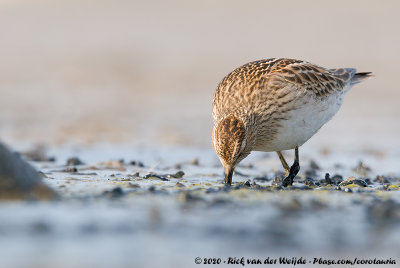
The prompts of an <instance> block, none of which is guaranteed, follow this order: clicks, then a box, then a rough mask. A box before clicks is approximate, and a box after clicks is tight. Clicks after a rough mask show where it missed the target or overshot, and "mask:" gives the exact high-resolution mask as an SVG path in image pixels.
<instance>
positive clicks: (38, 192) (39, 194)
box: [0, 143, 58, 200]
mask: <svg viewBox="0 0 400 268" xmlns="http://www.w3.org/2000/svg"><path fill="white" fill-rule="evenodd" d="M57 196H58V195H57V194H56V192H54V191H53V190H52V189H51V188H49V187H48V186H46V185H45V184H43V183H42V179H41V178H40V176H39V173H38V172H37V171H36V170H35V169H34V168H33V167H32V166H30V165H29V164H28V163H27V162H26V161H24V160H23V159H22V158H21V157H20V156H19V155H18V154H16V153H13V152H11V151H10V150H8V149H7V148H6V147H5V146H4V145H3V144H1V143H0V200H2V199H3V200H4V199H19V200H25V199H55V198H57Z"/></svg>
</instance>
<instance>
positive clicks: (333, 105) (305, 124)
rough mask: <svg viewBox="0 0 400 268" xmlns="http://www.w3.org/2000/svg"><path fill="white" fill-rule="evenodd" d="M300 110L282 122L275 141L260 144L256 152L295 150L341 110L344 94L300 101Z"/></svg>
mask: <svg viewBox="0 0 400 268" xmlns="http://www.w3.org/2000/svg"><path fill="white" fill-rule="evenodd" d="M298 102H299V108H298V109H296V110H293V111H291V112H289V114H288V116H286V117H287V118H289V119H288V120H282V121H281V122H280V125H281V126H282V127H281V128H279V130H278V133H277V135H276V136H275V138H274V139H273V140H270V141H269V142H267V143H264V144H258V146H257V147H256V148H255V151H264V152H272V151H283V150H290V149H294V148H295V147H296V146H301V145H303V144H304V143H305V142H306V141H307V140H309V139H310V138H311V137H312V136H313V135H314V134H315V133H316V132H317V131H318V130H319V129H320V128H321V127H322V126H323V125H324V124H325V123H326V122H327V121H329V120H330V119H331V118H332V117H333V116H334V115H335V114H336V112H337V111H338V110H339V108H340V106H341V105H342V102H343V93H338V94H335V95H331V96H329V97H327V98H326V99H325V100H324V101H321V100H318V99H311V98H310V99H299V100H298Z"/></svg>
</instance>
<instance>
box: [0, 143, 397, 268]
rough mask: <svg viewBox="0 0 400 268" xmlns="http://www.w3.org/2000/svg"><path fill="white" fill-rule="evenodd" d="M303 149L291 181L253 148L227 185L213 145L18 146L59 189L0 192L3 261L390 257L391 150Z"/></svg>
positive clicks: (160, 262) (393, 216)
mask: <svg viewBox="0 0 400 268" xmlns="http://www.w3.org/2000/svg"><path fill="white" fill-rule="evenodd" d="M300 152H301V162H300V163H301V171H300V173H299V175H298V176H297V177H296V178H295V183H294V185H293V186H291V187H288V188H284V187H282V186H281V185H280V182H281V179H282V178H283V175H284V174H283V173H282V167H281V166H280V163H279V160H278V158H277V156H276V155H275V154H274V153H255V154H252V155H251V156H250V157H249V158H248V159H246V160H245V161H244V162H243V163H241V164H240V165H239V166H238V167H237V172H236V174H234V179H233V185H232V187H226V186H224V184H223V170H222V167H221V165H220V163H219V161H218V159H217V157H216V156H215V154H214V152H213V151H212V150H211V149H193V148H183V147H173V148H171V147H170V148H157V149H148V148H134V147H129V146H119V147H118V146H112V147H110V146H95V147H91V148H89V147H88V148H85V149H81V148H80V149H77V148H48V149H46V150H44V149H34V150H30V151H25V152H21V154H22V155H24V157H25V158H26V159H27V160H30V161H29V162H30V163H31V164H32V165H33V166H34V167H35V168H36V169H37V170H38V171H40V175H41V176H42V178H43V181H44V182H45V183H46V184H47V185H49V186H50V187H51V188H53V189H54V190H56V191H57V193H58V194H59V195H60V197H61V198H60V199H59V200H57V201H50V202H38V201H27V202H26V201H24V202H17V203H16V202H1V203H0V215H1V221H0V234H1V237H2V238H1V240H0V252H1V256H2V258H0V267H89V266H90V267H133V266H132V265H134V266H135V267H148V266H159V267H190V266H195V265H196V264H195V262H194V260H195V258H196V257H200V258H228V257H237V258H241V257H245V258H263V259H265V258H267V257H271V258H272V257H287V258H292V257H294V256H297V257H303V258H309V260H312V259H313V258H320V257H326V258H339V257H342V258H354V257H360V258H372V259H373V258H381V259H382V258H383V259H386V258H392V259H396V257H398V255H397V254H398V248H399V247H400V240H399V239H398V238H399V237H400V190H399V187H400V173H399V171H398V166H397V161H396V159H399V157H398V155H397V154H396V152H392V153H390V154H388V153H387V154H383V153H380V152H376V151H368V152H367V151H364V152H360V151H340V152H339V151H326V150H320V151H312V150H308V151H307V150H303V152H302V151H300ZM286 156H287V158H288V160H289V159H291V157H292V155H291V152H290V153H289V152H287V154H286ZM398 261H399V260H398Z"/></svg>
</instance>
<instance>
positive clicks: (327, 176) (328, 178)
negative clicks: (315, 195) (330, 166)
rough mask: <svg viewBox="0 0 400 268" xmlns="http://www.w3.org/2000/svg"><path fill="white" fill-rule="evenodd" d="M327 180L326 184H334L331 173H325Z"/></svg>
mask: <svg viewBox="0 0 400 268" xmlns="http://www.w3.org/2000/svg"><path fill="white" fill-rule="evenodd" d="M325 182H326V184H334V183H333V182H332V181H331V178H330V177H329V173H325Z"/></svg>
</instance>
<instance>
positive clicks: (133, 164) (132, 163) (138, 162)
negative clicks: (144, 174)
mask: <svg viewBox="0 0 400 268" xmlns="http://www.w3.org/2000/svg"><path fill="white" fill-rule="evenodd" d="M129 164H130V165H132V166H137V167H144V164H143V163H142V162H140V161H131V162H129Z"/></svg>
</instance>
